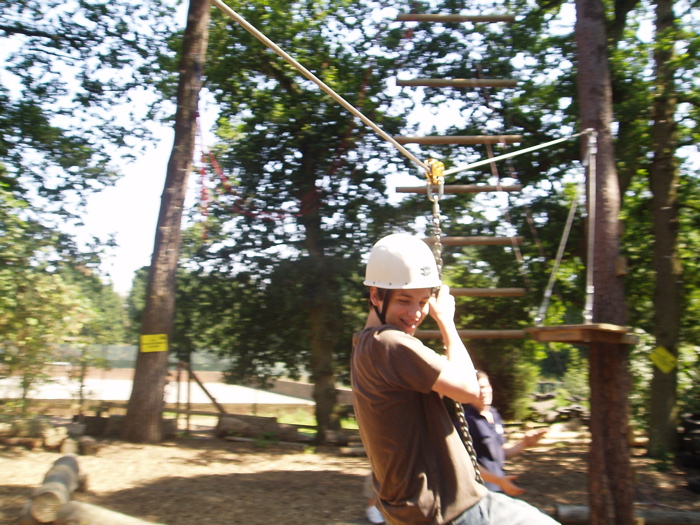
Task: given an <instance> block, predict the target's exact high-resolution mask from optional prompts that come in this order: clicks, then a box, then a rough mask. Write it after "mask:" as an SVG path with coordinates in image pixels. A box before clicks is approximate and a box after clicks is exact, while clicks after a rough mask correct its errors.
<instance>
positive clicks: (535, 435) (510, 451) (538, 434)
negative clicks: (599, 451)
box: [503, 428, 547, 459]
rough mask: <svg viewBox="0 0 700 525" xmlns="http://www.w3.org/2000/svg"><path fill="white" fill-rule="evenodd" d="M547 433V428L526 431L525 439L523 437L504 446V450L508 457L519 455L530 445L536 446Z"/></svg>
mask: <svg viewBox="0 0 700 525" xmlns="http://www.w3.org/2000/svg"><path fill="white" fill-rule="evenodd" d="M546 433H547V429H546V428H540V429H536V430H529V431H528V432H526V433H525V437H523V439H521V440H520V441H518V442H516V443H514V444H513V445H511V446H509V447H506V446H503V452H505V454H506V459H510V458H512V457H514V456H517V455H518V454H520V453H521V452H522V451H523V450H525V449H526V448H528V447H532V446H535V445H536V444H537V443H538V442H539V440H540V439H541V438H542V436H544V435H545V434H546Z"/></svg>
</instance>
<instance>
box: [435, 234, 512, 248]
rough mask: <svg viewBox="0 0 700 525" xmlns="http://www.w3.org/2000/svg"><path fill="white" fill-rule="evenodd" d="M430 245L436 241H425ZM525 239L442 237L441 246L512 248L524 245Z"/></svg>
mask: <svg viewBox="0 0 700 525" xmlns="http://www.w3.org/2000/svg"><path fill="white" fill-rule="evenodd" d="M423 240H424V241H425V242H426V243H428V244H431V245H432V244H435V239H433V238H432V237H428V238H426V239H423ZM523 240H524V238H523V237H520V236H518V237H442V238H441V239H440V244H442V245H443V246H511V245H513V244H518V245H519V244H522V243H523Z"/></svg>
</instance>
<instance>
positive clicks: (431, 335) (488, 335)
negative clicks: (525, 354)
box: [415, 330, 525, 339]
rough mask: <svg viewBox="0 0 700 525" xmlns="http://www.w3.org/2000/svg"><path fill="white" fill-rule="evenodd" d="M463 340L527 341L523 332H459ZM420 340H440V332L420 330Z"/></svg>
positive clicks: (418, 333) (418, 336) (417, 333)
mask: <svg viewBox="0 0 700 525" xmlns="http://www.w3.org/2000/svg"><path fill="white" fill-rule="evenodd" d="M457 333H458V334H459V337H460V338H462V339H525V332H524V331H523V330H457ZM415 337H417V338H418V339H440V338H441V337H442V334H441V333H440V330H418V331H417V332H416V334H415Z"/></svg>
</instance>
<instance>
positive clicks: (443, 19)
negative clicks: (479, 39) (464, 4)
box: [396, 13, 515, 24]
mask: <svg viewBox="0 0 700 525" xmlns="http://www.w3.org/2000/svg"><path fill="white" fill-rule="evenodd" d="M396 21H397V22H440V23H443V24H447V23H462V22H472V23H474V24H479V23H494V22H505V23H507V24H509V23H512V22H515V16H514V15H472V16H470V15H430V14H418V13H406V14H400V15H398V16H397V17H396Z"/></svg>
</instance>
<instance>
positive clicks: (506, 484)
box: [479, 464, 525, 496]
mask: <svg viewBox="0 0 700 525" xmlns="http://www.w3.org/2000/svg"><path fill="white" fill-rule="evenodd" d="M479 471H480V472H481V477H482V478H483V480H484V481H486V482H488V483H493V484H494V485H498V486H499V487H501V490H502V491H503V493H504V494H507V495H508V496H520V495H521V494H522V493H523V492H525V489H523V488H520V487H518V486H517V485H516V484H515V483H513V482H514V481H515V480H516V479H518V476H496V475H495V474H493V473H492V472H490V471H489V470H488V469H486V468H484V466H483V465H481V464H480V465H479Z"/></svg>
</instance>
